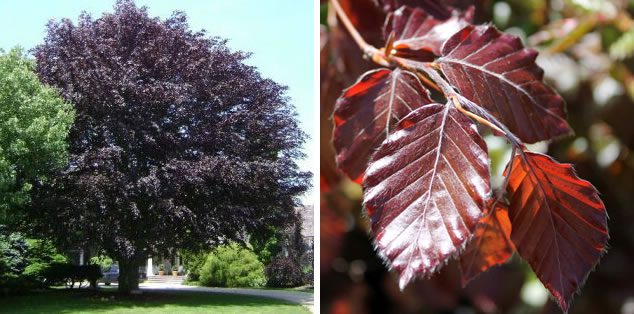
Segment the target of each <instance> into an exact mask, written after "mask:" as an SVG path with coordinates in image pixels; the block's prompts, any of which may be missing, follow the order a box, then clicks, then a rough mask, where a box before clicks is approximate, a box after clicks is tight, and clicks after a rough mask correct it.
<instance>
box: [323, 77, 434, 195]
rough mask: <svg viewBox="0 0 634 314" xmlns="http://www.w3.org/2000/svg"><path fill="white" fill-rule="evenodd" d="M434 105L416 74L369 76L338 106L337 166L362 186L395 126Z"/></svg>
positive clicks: (335, 142) (360, 81) (362, 78)
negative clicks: (375, 155)
mask: <svg viewBox="0 0 634 314" xmlns="http://www.w3.org/2000/svg"><path fill="white" fill-rule="evenodd" d="M429 103H431V99H430V98H429V94H428V92H427V90H426V89H425V88H424V87H423V86H422V84H421V83H420V81H419V80H418V78H417V77H416V75H415V74H413V73H411V72H407V71H402V70H399V69H396V70H394V71H392V70H389V69H379V70H374V71H370V72H367V73H365V74H364V75H363V76H362V77H361V78H360V79H359V81H357V82H356V83H355V84H354V85H352V87H350V88H348V89H347V90H345V91H344V93H343V95H341V97H339V99H338V100H337V103H336V105H335V113H334V117H333V118H334V121H335V131H334V146H335V149H336V150H337V164H338V166H339V168H340V169H341V170H342V171H343V172H344V173H346V174H347V175H348V176H349V177H350V178H351V179H352V180H355V181H357V182H359V183H360V181H361V179H362V178H363V173H364V172H365V169H366V166H367V163H368V161H369V160H370V155H371V154H372V153H373V152H374V151H375V150H376V148H377V147H379V145H381V142H383V140H384V139H385V138H386V136H387V134H389V133H390V132H391V130H392V129H393V127H394V125H395V124H396V123H397V122H398V121H399V120H400V119H402V118H403V117H405V116H406V115H407V114H408V113H410V112H411V111H412V110H414V109H416V108H418V107H420V106H422V105H424V104H429Z"/></svg>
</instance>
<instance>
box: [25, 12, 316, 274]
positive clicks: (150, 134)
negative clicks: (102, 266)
mask: <svg viewBox="0 0 634 314" xmlns="http://www.w3.org/2000/svg"><path fill="white" fill-rule="evenodd" d="M35 56H36V59H37V72H38V74H39V76H40V78H41V79H42V80H43V81H44V82H45V83H47V84H50V85H52V86H54V87H57V88H59V89H60V90H61V93H62V95H63V96H64V97H65V98H66V99H67V100H68V101H71V102H72V103H74V104H75V106H76V109H77V119H76V121H75V125H74V126H73V128H72V130H71V135H70V141H71V143H70V166H69V167H68V169H66V170H65V171H63V172H62V173H60V174H59V175H58V176H57V177H56V178H54V180H53V181H52V183H51V184H50V185H47V186H44V187H40V188H37V189H36V193H35V197H34V206H33V209H32V210H31V216H32V218H33V220H35V221H36V222H37V223H38V225H39V226H40V228H39V229H40V230H41V231H43V232H45V233H48V234H53V235H56V236H57V238H58V239H61V240H63V242H65V243H68V244H71V245H74V246H78V245H90V246H97V247H100V248H103V249H105V250H106V251H107V252H108V253H109V254H111V255H112V256H113V257H115V258H116V259H119V260H120V263H121V261H122V260H123V261H130V262H131V263H132V264H133V265H134V264H135V263H136V264H138V263H140V262H141V261H142V260H143V259H144V258H146V257H147V256H148V254H151V253H157V252H164V251H165V250H167V249H169V248H172V247H175V248H190V247H196V246H200V245H202V244H205V243H206V244H210V243H214V242H216V241H218V240H219V239H234V240H240V239H241V238H242V237H243V236H244V235H245V234H248V233H256V232H258V231H259V230H261V229H262V228H263V227H264V226H265V225H267V224H282V223H283V222H285V221H286V219H287V218H288V217H290V216H291V215H292V211H293V206H294V205H295V203H296V201H297V199H296V197H297V196H298V195H299V194H300V193H302V192H304V191H305V190H306V189H307V187H308V184H309V183H308V180H309V177H310V174H309V173H305V172H300V171H299V169H298V167H297V164H296V163H295V160H296V159H297V158H300V157H302V153H301V151H300V145H301V144H302V143H303V142H304V140H305V134H304V133H303V132H302V131H301V130H300V129H299V126H298V122H297V120H296V118H295V111H294V108H293V106H292V105H291V104H290V103H289V99H288V97H286V96H285V91H286V88H285V87H283V86H280V85H279V84H277V83H275V82H273V81H272V80H269V79H265V78H262V77H261V76H260V74H259V73H258V72H257V70H256V69H255V68H254V67H251V66H248V65H245V64H244V63H243V61H244V60H245V59H246V58H247V57H248V54H247V53H244V52H240V51H238V52H234V51H230V50H229V48H227V46H226V40H222V39H219V38H209V37H207V36H205V34H204V32H197V33H194V32H192V31H190V30H189V26H188V24H187V21H186V17H185V16H184V15H183V14H182V13H178V12H177V13H174V14H173V15H172V17H171V18H169V19H167V20H164V21H162V20H160V19H158V18H152V17H150V16H148V13H147V11H146V9H145V8H138V7H136V6H135V5H134V4H133V2H132V1H119V2H118V3H117V5H116V6H115V12H114V13H111V14H104V15H103V16H102V17H100V18H98V19H93V18H92V17H90V16H89V15H87V14H82V15H81V16H80V18H79V21H78V23H77V25H74V24H73V23H72V22H71V21H70V20H67V19H64V20H62V21H61V22H51V23H50V24H49V25H48V33H47V36H46V38H45V42H44V43H43V44H41V45H39V46H38V47H37V48H36V49H35ZM133 268H134V267H133ZM122 272H124V269H123V267H122ZM123 275H124V274H122V276H123ZM130 278H135V277H134V275H130Z"/></svg>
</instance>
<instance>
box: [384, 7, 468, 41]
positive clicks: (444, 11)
mask: <svg viewBox="0 0 634 314" xmlns="http://www.w3.org/2000/svg"><path fill="white" fill-rule="evenodd" d="M449 2H450V1H445V3H443V2H441V1H438V0H378V3H379V4H380V5H381V7H383V11H385V12H393V11H396V10H397V9H398V8H400V7H402V6H408V7H412V8H421V9H423V10H424V11H425V12H427V13H428V14H429V15H431V16H433V17H434V18H435V19H437V20H441V21H444V20H447V19H449V18H451V16H452V15H454V14H455V12H456V9H458V8H464V9H468V8H469V7H470V5H466V6H465V5H460V4H459V3H449ZM453 2H456V1H453ZM456 5H458V6H456ZM468 10H472V9H468ZM450 35H451V34H450Z"/></svg>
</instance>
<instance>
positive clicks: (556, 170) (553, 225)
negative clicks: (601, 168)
mask: <svg viewBox="0 0 634 314" xmlns="http://www.w3.org/2000/svg"><path fill="white" fill-rule="evenodd" d="M510 167H511V169H510V174H509V173H508V172H509V169H507V171H506V175H508V176H509V184H508V189H507V190H508V192H509V194H510V205H509V218H510V221H511V224H512V225H513V230H512V232H511V239H512V240H513V243H514V244H515V246H516V247H517V251H518V252H519V254H520V256H522V257H523V258H524V259H525V260H526V261H527V262H528V264H529V265H531V268H532V269H533V271H534V272H535V274H536V275H537V277H538V278H539V279H540V280H541V282H542V283H543V284H544V286H546V288H547V289H548V290H549V291H550V292H551V293H552V295H553V296H554V297H555V300H557V303H558V304H559V306H560V307H561V309H562V310H563V311H564V312H566V311H567V310H568V307H569V306H570V302H571V300H572V296H573V295H574V293H575V292H576V291H578V290H579V288H580V287H581V285H582V284H583V282H584V281H585V279H586V277H587V276H588V273H589V272H590V271H591V270H592V269H593V268H594V267H595V266H596V265H597V263H598V262H599V258H600V257H601V255H602V254H603V252H604V250H605V245H606V242H607V240H608V232H607V214H606V212H605V207H604V205H603V203H602V202H601V200H600V199H599V195H598V192H597V190H596V189H595V188H594V186H592V184H590V183H589V182H587V181H584V180H581V179H579V177H577V175H576V174H575V171H574V169H573V168H572V166H571V165H570V164H560V163H558V162H556V161H554V160H553V159H551V158H550V157H548V156H546V155H542V154H538V153H530V152H525V153H524V154H523V155H517V156H515V157H514V159H513V161H512V165H511V166H510Z"/></svg>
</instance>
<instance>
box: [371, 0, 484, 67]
mask: <svg viewBox="0 0 634 314" xmlns="http://www.w3.org/2000/svg"><path fill="white" fill-rule="evenodd" d="M467 15H469V16H470V15H472V11H469V12H467ZM467 25H469V22H468V18H465V17H464V16H459V15H458V14H457V12H454V14H453V15H452V16H449V17H447V19H437V18H435V17H433V16H432V15H430V14H428V13H426V12H425V11H423V10H422V9H420V8H411V7H407V6H403V7H401V8H400V9H398V10H396V11H394V12H393V13H391V14H390V15H389V16H388V19H387V21H386V24H385V31H384V33H385V37H386V38H387V36H388V35H389V34H390V33H391V32H394V35H395V41H394V49H396V55H397V56H403V55H404V56H403V57H406V56H412V55H414V51H418V50H424V51H430V52H432V53H433V54H434V55H436V56H438V55H440V53H441V51H440V49H441V47H442V44H443V43H444V42H445V41H446V40H447V39H449V37H451V35H453V34H454V33H456V32H458V31H459V30H461V29H462V28H463V27H465V26H467Z"/></svg>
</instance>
